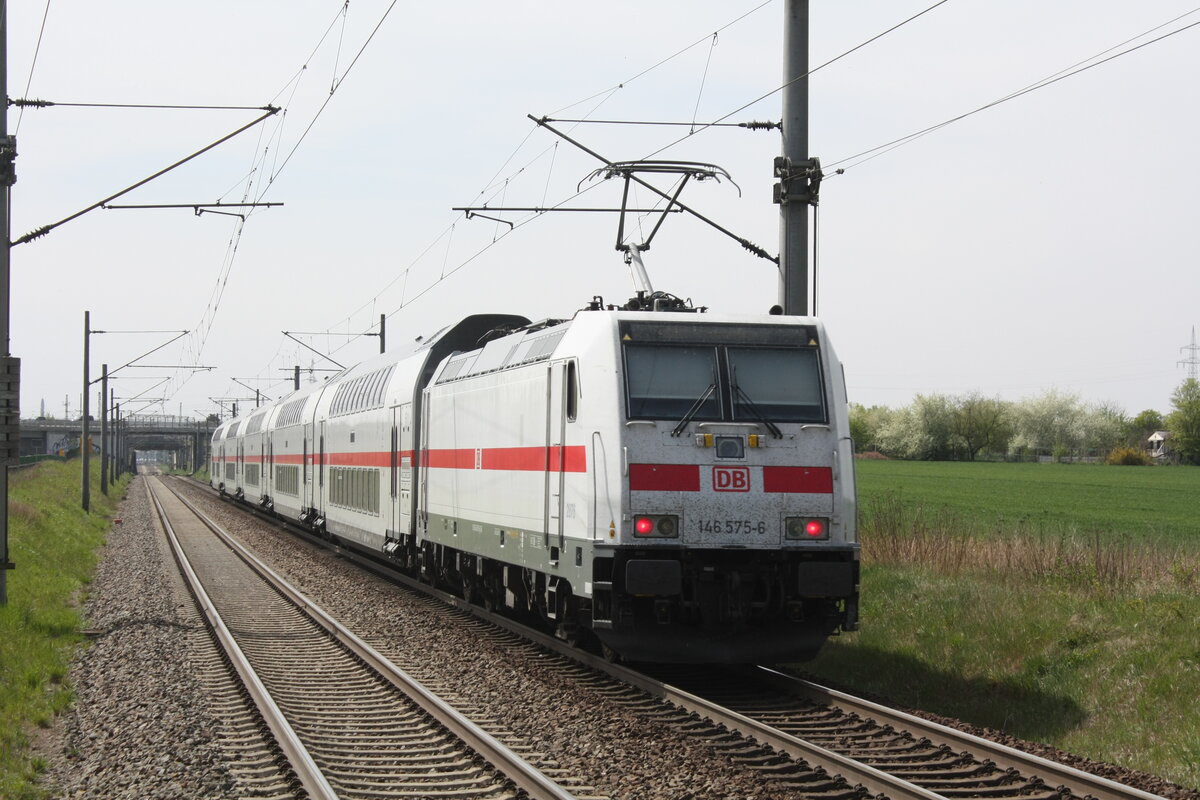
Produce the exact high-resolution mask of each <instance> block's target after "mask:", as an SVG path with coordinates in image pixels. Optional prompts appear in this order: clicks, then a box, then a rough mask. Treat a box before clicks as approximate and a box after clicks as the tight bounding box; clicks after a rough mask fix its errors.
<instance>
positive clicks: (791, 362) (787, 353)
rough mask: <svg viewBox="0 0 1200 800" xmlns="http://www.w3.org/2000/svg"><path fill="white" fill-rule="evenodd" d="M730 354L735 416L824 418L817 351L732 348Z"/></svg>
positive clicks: (787, 419)
mask: <svg viewBox="0 0 1200 800" xmlns="http://www.w3.org/2000/svg"><path fill="white" fill-rule="evenodd" d="M727 353H728V356H729V377H730V387H731V388H732V390H733V418H734V419H736V420H753V419H758V418H759V416H760V415H761V416H762V417H763V418H764V419H769V420H771V421H773V422H824V421H825V403H824V397H823V393H822V392H821V369H820V364H819V363H818V361H817V351H816V350H814V349H803V350H800V349H784V348H774V347H772V348H765V347H761V348H747V347H730V348H728V349H727Z"/></svg>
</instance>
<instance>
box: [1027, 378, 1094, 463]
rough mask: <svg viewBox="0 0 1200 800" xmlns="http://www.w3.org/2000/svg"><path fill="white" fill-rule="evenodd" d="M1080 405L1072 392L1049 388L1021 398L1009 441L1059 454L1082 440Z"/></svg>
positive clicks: (1058, 455)
mask: <svg viewBox="0 0 1200 800" xmlns="http://www.w3.org/2000/svg"><path fill="white" fill-rule="evenodd" d="M1083 413H1084V410H1083V406H1082V405H1080V403H1079V398H1078V397H1077V396H1076V395H1073V394H1060V393H1059V392H1058V390H1057V389H1050V390H1048V391H1047V392H1046V393H1045V394H1043V395H1042V396H1041V397H1034V398H1030V399H1027V400H1022V401H1021V402H1020V403H1019V404H1018V405H1017V407H1016V415H1015V416H1016V429H1017V431H1016V436H1014V437H1013V440H1012V445H1013V446H1014V447H1015V448H1022V447H1026V448H1029V449H1030V450H1033V451H1034V452H1037V453H1048V454H1053V455H1054V456H1056V457H1061V456H1062V455H1064V454H1066V453H1067V452H1068V451H1070V450H1073V449H1075V448H1077V447H1078V446H1079V443H1080V441H1081V440H1082V438H1083V437H1082V433H1083V431H1082V426H1081V420H1082V417H1083Z"/></svg>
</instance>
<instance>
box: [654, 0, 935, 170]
mask: <svg viewBox="0 0 1200 800" xmlns="http://www.w3.org/2000/svg"><path fill="white" fill-rule="evenodd" d="M948 2H950V0H938V2H936V3H934V4H933V5H931V6H929V8H926V9H925V10H924V11H919V12H917V13H916V14H913V15H912V16H911V17H909V18H908V19H906V20H904V21H903V22H899V23H897V24H895V25H893V26H892V27H890V28H888V29H887V30H885V31H882V32H881V33H877V34H876V35H874V36H872V37H871V38H870V39H867V40H866V41H864V42H861V43H859V44H857V45H855V46H854V47H851V48H850V49H849V50H846V51H845V52H843V53H841V54H840V55H836V56H834V57H833V58H831V59H829V60H828V61H826V62H825V63H824V64H820V65H818V66H815V67H813V68H812V69H810V70H809V71H808V72H806V73H804V74H803V75H797V76H795V77H794V78H792V79H791V80H789V81H788V82H787V83H785V84H783V85H782V86H780V87H778V88H775V89H772V90H771V91H769V92H767V93H766V94H764V95H761V96H759V97H756V98H755V99H753V100H751V101H750V102H749V103H745V104H744V105H741V106H739V107H738V108H735V109H734V110H733V111H730V112H729V113H728V114H724V115H722V116H720V117H717V119H715V120H714V121H713V122H710V123H707V124H705V125H702V126H700V128H699V129H698V130H695V131H691V132H689V133H688V134H687V136H681V137H680V138H678V139H676V140H675V141H673V142H671V143H670V144H667V145H664V146H663V147H660V148H658V149H657V150H655V151H654V152H652V153H650V154H649V155H647V156H645V158H648V159H649V158H654V157H655V156H657V155H659V154H660V153H662V152H663V151H665V150H669V149H670V148H672V147H674V146H675V145H677V144H680V143H681V142H685V141H687V140H688V139H689V138H690V137H692V136H694V135H695V134H697V133H700V132H701V131H704V130H707V129H708V128H711V127H713V126H714V125H715V124H716V123H718V122H724V121H725V120H727V119H729V118H730V117H732V116H733V115H734V114H740V113H741V112H743V111H745V110H746V109H747V108H750V106H753V105H755V104H757V103H761V102H762V101H763V100H766V99H767V98H768V97H770V96H771V95H774V94H778V93H779V92H782V91H783V90H784V89H786V88H787V87H789V86H791V85H792V84H793V83H795V82H796V81H800V80H804V79H805V78H808V77H809V76H810V75H812V74H813V73H815V72H817V71H819V70H822V69H824V68H825V67H828V66H830V65H831V64H835V63H837V62H838V61H841V60H842V59H843V58H845V57H846V56H848V55H850V54H851V53H854V52H857V51H858V50H861V49H863V48H864V47H866V46H867V45H869V44H871V43H873V42H877V41H879V40H880V39H882V38H883V37H884V36H887V35H888V34H889V33H892V32H893V31H896V30H899V29H900V28H903V27H904V26H905V25H907V24H908V23H910V22H912V21H913V20H915V19H917V18H919V17H923V16H925V15H926V14H928V13H929V12H930V11H933V10H934V9H935V8H937V7H938V6H942V5H945V4H946V3H948Z"/></svg>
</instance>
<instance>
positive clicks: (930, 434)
mask: <svg viewBox="0 0 1200 800" xmlns="http://www.w3.org/2000/svg"><path fill="white" fill-rule="evenodd" d="M951 418H952V412H951V402H950V399H949V398H948V397H946V396H945V395H940V394H931V395H920V394H919V395H917V396H916V398H915V399H914V400H913V402H912V405H909V406H905V407H904V408H901V409H898V410H896V411H894V412H892V414H891V415H890V416H889V417H888V418H887V421H886V422H885V423H884V424H883V425H882V426H881V427H880V429H879V430H878V431H876V440H877V441H878V442H879V449H880V450H882V451H883V452H884V453H887V454H888V455H890V456H896V457H898V458H915V459H921V460H926V461H939V460H945V459H948V458H950V457H951V456H952V455H953V453H954V446H953V442H952V436H953V427H952V424H951Z"/></svg>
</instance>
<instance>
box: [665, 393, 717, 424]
mask: <svg viewBox="0 0 1200 800" xmlns="http://www.w3.org/2000/svg"><path fill="white" fill-rule="evenodd" d="M716 390H717V385H716V384H715V383H710V384H709V385H708V388H707V389H705V390H704V394H702V395H700V397H699V398H697V400H696V402H694V403H692V407H691V408H689V409H688V411H687V413H686V414H684V415H683V419H681V420H679V424H678V425H676V426H675V428H674V430H672V431H671V435H672V436H678V435H679V434H681V433H683V431H684V429H685V428H687V424H688V423H689V422H691V421H692V417H694V416H696V415H697V414H698V413H700V409H701V408H702V407H703V406H704V403H705V402H706V401H707V400H708V398H710V397H712V394H713V392H715V391H716Z"/></svg>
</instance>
